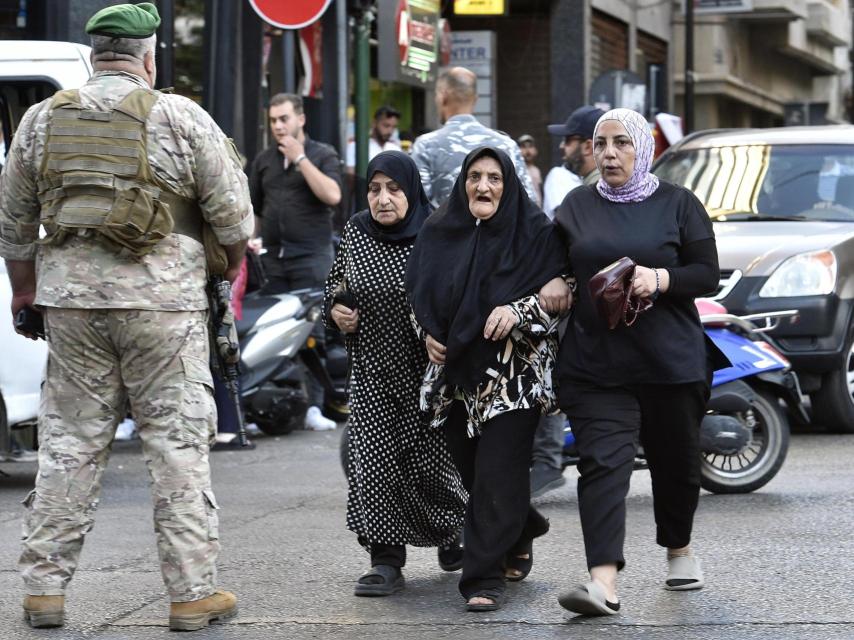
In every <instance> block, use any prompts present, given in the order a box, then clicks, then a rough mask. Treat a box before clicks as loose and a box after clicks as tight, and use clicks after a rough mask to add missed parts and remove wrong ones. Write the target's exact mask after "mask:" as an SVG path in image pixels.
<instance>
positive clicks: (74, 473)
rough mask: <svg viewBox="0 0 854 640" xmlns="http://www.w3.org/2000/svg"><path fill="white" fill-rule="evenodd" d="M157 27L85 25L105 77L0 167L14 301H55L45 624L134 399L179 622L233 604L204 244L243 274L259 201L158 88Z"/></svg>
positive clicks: (31, 543)
mask: <svg viewBox="0 0 854 640" xmlns="http://www.w3.org/2000/svg"><path fill="white" fill-rule="evenodd" d="M159 23H160V17H159V15H158V14H157V9H156V8H155V7H154V5H153V4H151V3H141V4H139V5H129V4H125V5H116V6H112V7H108V8H106V9H103V10H101V11H99V12H98V13H96V14H95V15H94V16H93V17H92V19H91V20H90V21H89V23H88V24H87V29H86V30H87V33H89V34H90V35H91V36H92V47H93V54H92V59H93V63H94V69H95V74H94V75H93V76H92V78H91V79H90V80H89V82H87V83H86V84H85V85H84V86H83V87H81V88H80V89H79V91H62V92H59V93H58V94H56V96H54V97H53V98H48V99H47V100H45V101H43V102H41V103H40V104H37V105H35V106H33V107H32V108H30V109H29V111H27V113H26V115H25V116H24V118H23V119H22V121H21V124H20V127H19V129H18V131H17V133H16V135H15V138H14V140H13V142H12V145H11V150H10V153H9V157H8V160H7V163H6V165H5V168H4V170H3V174H2V177H0V255H2V256H3V257H4V258H5V259H6V263H7V266H8V268H9V275H10V280H11V282H12V288H13V301H12V313H13V315H14V314H15V313H16V312H17V311H18V310H19V309H22V308H24V307H32V306H34V305H36V306H38V307H39V308H40V309H42V311H43V314H44V322H45V333H46V337H47V342H48V352H49V355H48V364H47V369H46V375H45V381H44V386H43V393H42V399H41V411H40V417H39V439H40V443H41V447H40V449H39V473H38V476H37V478H36V486H35V489H34V490H33V491H32V492H31V493H30V494H29V495H28V496H27V498H26V500H25V505H26V509H27V512H26V516H25V519H24V531H23V535H24V550H23V554H22V555H21V559H20V567H21V571H22V574H23V578H24V582H25V585H26V592H27V594H28V595H27V597H26V598H25V600H24V611H25V616H26V618H27V620H28V622H29V623H30V624H31V625H32V626H61V625H62V624H63V622H64V593H65V589H66V586H67V585H68V582H69V581H70V580H71V577H72V576H73V574H74V571H75V569H76V567H77V562H78V558H79V555H80V551H81V548H82V545H83V539H84V536H85V535H86V533H87V532H88V531H89V530H90V529H91V528H92V525H93V518H94V512H95V510H96V508H97V506H98V500H99V493H100V485H101V478H102V475H103V472H104V469H105V467H106V464H107V460H108V458H109V453H110V446H111V444H112V440H113V436H114V434H115V430H116V425H117V424H118V422H119V421H120V420H121V419H122V418H123V417H124V412H125V409H126V406H127V403H128V402H129V404H130V407H131V412H132V414H133V416H134V418H135V420H136V421H137V423H138V425H139V429H140V437H141V439H142V445H143V451H144V454H145V458H146V463H147V465H148V469H149V472H150V474H151V478H152V481H153V498H154V527H155V531H156V538H157V547H158V551H159V556H160V566H161V571H162V574H163V579H164V581H165V583H166V586H167V587H168V590H169V595H170V600H171V602H172V604H171V608H170V618H169V622H170V628H172V629H179V630H193V629H200V628H202V627H204V626H207V624H208V623H209V621H210V620H212V619H216V618H224V617H228V616H230V615H233V614H234V613H236V598H235V597H234V595H233V594H230V593H228V592H225V591H218V590H217V589H216V558H217V554H218V551H219V542H218V537H219V534H218V520H217V509H218V506H217V502H216V498H215V497H214V494H213V491H212V490H211V480H210V468H209V463H208V451H209V449H208V447H209V444H210V442H211V440H212V438H213V437H214V435H215V431H216V410H215V406H214V401H213V395H212V382H211V373H210V368H209V361H208V335H209V334H208V328H207V316H208V311H207V307H208V303H207V298H206V295H205V284H206V257H205V248H206V247H207V246H209V245H210V244H213V245H215V246H216V247H217V248H219V249H220V250H222V249H224V253H225V256H227V266H226V268H225V269H224V275H225V277H226V278H229V279H233V277H234V276H236V274H237V270H238V267H239V264H240V260H241V259H242V256H243V254H244V249H245V246H246V240H247V238H249V236H250V233H251V231H252V227H253V215H252V207H251V204H250V200H249V194H248V188H247V184H246V178H245V176H244V174H243V172H242V169H241V165H240V163H239V160H238V158H237V155H236V152H235V151H234V149H233V146H232V145H231V143H230V142H229V141H228V140H227V139H226V137H225V136H224V134H223V133H222V131H221V130H220V129H219V127H217V125H216V124H215V123H214V121H213V120H212V119H211V118H210V116H208V114H206V113H205V112H204V111H203V110H202V109H201V108H200V107H198V106H197V105H196V104H195V103H194V102H192V101H191V100H188V99H186V98H183V97H180V96H176V95H165V94H161V93H159V92H156V91H153V90H152V88H151V87H153V85H154V80H155V74H156V69H155V66H154V46H155V37H154V33H155V30H156V28H157V26H158V25H159ZM167 209H168V211H167ZM167 221H168V223H167ZM40 224H41V225H42V226H44V228H45V229H46V231H47V236H46V237H45V238H43V239H41V240H39V233H38V231H39V226H40ZM203 239H204V240H206V241H208V242H207V243H206V244H204V245H203V243H202V240H203ZM36 274H37V276H36ZM30 337H32V336H30Z"/></svg>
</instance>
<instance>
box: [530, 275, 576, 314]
mask: <svg viewBox="0 0 854 640" xmlns="http://www.w3.org/2000/svg"><path fill="white" fill-rule="evenodd" d="M538 298H539V301H540V306H541V307H542V308H543V310H544V311H545V312H546V313H548V314H549V315H551V316H562V315H563V314H565V313H566V312H567V311H569V308H570V307H571V306H572V291H571V290H570V288H569V285H568V284H566V280H564V279H563V278H560V277H558V278H552V279H551V280H549V281H548V282H547V283H546V284H544V285H543V288H542V289H540V293H539V294H538Z"/></svg>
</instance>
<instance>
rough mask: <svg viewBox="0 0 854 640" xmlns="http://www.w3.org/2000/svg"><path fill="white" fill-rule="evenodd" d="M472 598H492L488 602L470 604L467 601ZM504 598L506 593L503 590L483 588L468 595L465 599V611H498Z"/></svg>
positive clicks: (502, 604)
mask: <svg viewBox="0 0 854 640" xmlns="http://www.w3.org/2000/svg"><path fill="white" fill-rule="evenodd" d="M473 598H487V599H488V600H492V602H490V603H489V604H470V603H469V601H470V600H472V599H473ZM505 599H506V595H505V593H504V591H503V590H499V589H484V590H482V591H478V592H477V593H473V594H472V595H471V596H469V598H468V600H466V611H471V612H475V613H478V612H484V611H498V610H499V609H500V608H501V607H503V606H504V601H505Z"/></svg>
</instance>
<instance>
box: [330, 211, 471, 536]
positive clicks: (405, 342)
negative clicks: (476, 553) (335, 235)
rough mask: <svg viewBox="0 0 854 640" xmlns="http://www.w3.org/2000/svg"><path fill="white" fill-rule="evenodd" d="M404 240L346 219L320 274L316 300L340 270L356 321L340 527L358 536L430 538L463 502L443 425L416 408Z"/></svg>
mask: <svg viewBox="0 0 854 640" xmlns="http://www.w3.org/2000/svg"><path fill="white" fill-rule="evenodd" d="M411 250H412V245H411V244H390V243H384V242H379V241H377V240H375V239H373V238H371V237H369V236H368V235H366V234H365V233H364V232H363V231H361V230H360V229H359V228H358V227H356V226H355V225H353V224H348V225H347V227H346V228H345V229H344V235H343V237H342V243H341V247H340V249H339V251H338V256H337V258H336V260H335V264H334V265H333V266H332V271H331V273H330V274H329V278H328V279H327V281H326V305H325V309H326V310H328V309H329V308H330V307H331V302H332V296H333V292H334V291H335V289H336V287H338V286H339V284H340V283H341V282H342V281H344V280H345V279H346V283H347V288H348V289H349V290H350V291H351V292H352V293H353V294H354V295H355V297H356V300H357V302H358V309H359V330H358V333H357V334H356V335H354V336H353V337H351V338H348V348H349V350H350V354H351V359H352V375H351V383H350V409H351V417H350V441H349V453H350V469H349V476H350V488H349V494H348V500H347V527H348V528H349V529H350V530H352V531H353V532H355V533H356V534H357V535H358V536H359V539H360V540H361V541H362V543H363V544H366V545H369V544H371V543H379V544H387V545H403V544H410V545H415V546H423V547H427V546H438V545H440V544H443V543H446V542H448V541H450V540H451V539H452V538H454V536H455V535H456V533H457V531H458V530H459V529H461V528H462V523H463V517H464V512H465V501H466V493H465V489H463V487H462V483H461V481H460V478H459V474H458V473H457V470H456V467H455V466H454V463H453V460H452V459H451V456H450V454H449V453H448V451H447V449H446V447H445V441H444V435H443V433H442V431H441V430H439V429H434V428H430V427H429V426H427V425H426V424H424V423H423V421H422V420H421V418H420V414H419V411H418V394H419V387H420V385H421V380H422V376H423V373H424V369H425V367H426V364H427V353H426V351H425V349H424V346H423V344H422V342H421V341H420V340H419V339H418V336H417V335H416V333H415V330H414V329H413V327H412V325H411V323H410V320H409V303H408V302H407V300H406V292H405V290H404V285H403V280H404V274H405V271H406V260H407V258H408V257H409V253H410V251H411ZM325 316H326V317H328V313H326V314H325Z"/></svg>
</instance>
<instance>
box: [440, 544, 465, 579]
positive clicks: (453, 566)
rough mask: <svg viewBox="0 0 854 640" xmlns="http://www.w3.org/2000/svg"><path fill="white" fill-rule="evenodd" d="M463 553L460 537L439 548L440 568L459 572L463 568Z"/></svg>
mask: <svg viewBox="0 0 854 640" xmlns="http://www.w3.org/2000/svg"><path fill="white" fill-rule="evenodd" d="M463 553H464V551H463V546H462V545H461V544H460V537H459V536H457V537H456V538H454V539H453V540H451V542H450V543H449V544H447V545H445V546H443V547H439V549H438V551H437V555H438V556H439V566H440V567H442V570H443V571H459V570H460V569H462V568H463Z"/></svg>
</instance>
